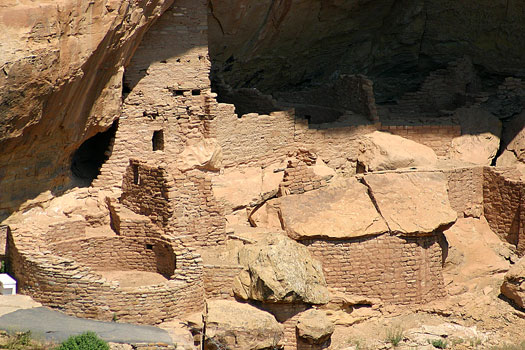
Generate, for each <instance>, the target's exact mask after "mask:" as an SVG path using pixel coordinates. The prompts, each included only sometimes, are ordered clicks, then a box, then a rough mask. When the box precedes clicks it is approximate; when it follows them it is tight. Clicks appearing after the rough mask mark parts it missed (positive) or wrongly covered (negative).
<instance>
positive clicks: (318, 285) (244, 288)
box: [233, 234, 329, 304]
mask: <svg viewBox="0 0 525 350" xmlns="http://www.w3.org/2000/svg"><path fill="white" fill-rule="evenodd" d="M239 262H240V264H241V265H244V266H245V267H246V270H244V271H242V272H241V273H240V274H239V276H237V277H236V278H235V280H234V286H233V291H234V293H235V295H236V296H238V297H239V298H241V299H250V300H258V301H265V302H304V303H309V304H324V303H326V302H328V300H329V292H328V289H327V288H326V281H325V278H324V275H323V270H322V266H321V263H319V262H318V261H317V260H314V259H313V258H312V257H311V255H310V253H309V251H308V249H307V248H306V247H305V246H303V245H301V244H299V243H297V242H295V241H293V240H291V239H290V238H288V237H286V236H285V235H281V234H268V237H266V238H265V239H263V240H261V241H259V242H257V243H256V244H252V245H246V246H245V247H244V248H243V249H242V250H241V251H240V252H239Z"/></svg>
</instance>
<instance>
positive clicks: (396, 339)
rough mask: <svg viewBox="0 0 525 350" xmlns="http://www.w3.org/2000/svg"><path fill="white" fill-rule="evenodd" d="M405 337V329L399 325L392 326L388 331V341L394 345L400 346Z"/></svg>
mask: <svg viewBox="0 0 525 350" xmlns="http://www.w3.org/2000/svg"><path fill="white" fill-rule="evenodd" d="M403 337H404V334H403V330H402V329H401V328H399V327H394V328H390V329H388V330H387V331H386V341H388V342H389V343H390V344H392V345H394V346H398V345H399V343H400V342H401V340H403Z"/></svg>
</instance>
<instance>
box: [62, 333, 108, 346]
mask: <svg viewBox="0 0 525 350" xmlns="http://www.w3.org/2000/svg"><path fill="white" fill-rule="evenodd" d="M57 350H109V345H108V343H106V342H105V341H103V340H102V339H100V338H99V337H97V335H96V334H95V333H93V332H86V333H82V334H80V335H75V336H71V337H69V338H68V339H67V340H66V341H65V342H63V343H62V344H60V346H59V347H58V348H57Z"/></svg>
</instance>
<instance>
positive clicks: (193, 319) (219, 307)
mask: <svg viewBox="0 0 525 350" xmlns="http://www.w3.org/2000/svg"><path fill="white" fill-rule="evenodd" d="M207 305H208V316H207V321H206V339H207V341H206V346H205V349H206V350H216V349H221V347H219V346H224V347H225V348H226V349H238V350H259V349H274V348H276V347H277V346H278V345H279V343H280V340H281V338H282V337H283V331H284V328H283V326H282V325H281V324H280V323H279V322H277V320H276V319H275V317H274V316H273V315H272V314H270V313H268V312H265V311H262V310H259V309H258V308H256V307H253V306H251V305H248V304H242V303H238V302H235V301H230V300H213V301H209V302H208V304H207ZM187 321H188V325H189V326H190V328H191V330H192V333H194V334H200V332H201V331H202V328H203V323H202V314H201V313H196V314H193V315H190V316H189V317H188V320H187Z"/></svg>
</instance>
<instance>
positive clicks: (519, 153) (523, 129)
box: [496, 111, 525, 166]
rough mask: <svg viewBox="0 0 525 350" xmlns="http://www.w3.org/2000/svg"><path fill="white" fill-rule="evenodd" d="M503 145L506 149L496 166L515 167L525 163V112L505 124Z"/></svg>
mask: <svg viewBox="0 0 525 350" xmlns="http://www.w3.org/2000/svg"><path fill="white" fill-rule="evenodd" d="M502 143H503V145H504V149H503V152H502V154H501V155H500V156H499V157H498V159H497V161H496V165H498V166H515V165H517V164H523V163H525V111H523V112H521V113H520V114H519V115H516V116H514V117H513V118H512V119H510V120H509V121H507V122H506V123H505V128H504V130H503V135H502Z"/></svg>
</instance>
